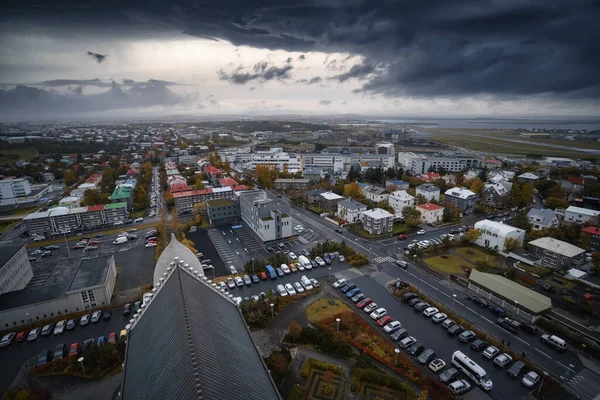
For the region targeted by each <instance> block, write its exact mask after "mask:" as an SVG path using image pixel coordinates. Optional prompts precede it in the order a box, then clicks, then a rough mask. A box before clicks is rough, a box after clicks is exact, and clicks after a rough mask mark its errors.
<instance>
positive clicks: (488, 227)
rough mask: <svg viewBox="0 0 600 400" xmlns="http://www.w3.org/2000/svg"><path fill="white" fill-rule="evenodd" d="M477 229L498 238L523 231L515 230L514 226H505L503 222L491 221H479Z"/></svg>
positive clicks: (476, 225) (476, 224)
mask: <svg viewBox="0 0 600 400" xmlns="http://www.w3.org/2000/svg"><path fill="white" fill-rule="evenodd" d="M475 228H477V229H480V230H482V231H485V232H489V233H492V234H496V235H498V236H506V235H508V234H509V233H511V232H514V231H522V230H523V229H520V228H515V227H514V226H510V225H508V224H503V223H501V222H496V221H490V220H489V219H484V220H482V221H477V222H476V223H475Z"/></svg>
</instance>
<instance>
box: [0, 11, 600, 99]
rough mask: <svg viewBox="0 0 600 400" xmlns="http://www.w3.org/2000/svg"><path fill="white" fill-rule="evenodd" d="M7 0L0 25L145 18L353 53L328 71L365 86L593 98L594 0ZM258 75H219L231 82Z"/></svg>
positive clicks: (143, 26) (81, 26)
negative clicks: (353, 64) (347, 64)
mask: <svg viewBox="0 0 600 400" xmlns="http://www.w3.org/2000/svg"><path fill="white" fill-rule="evenodd" d="M7 1H8V3H7V2H4V3H3V6H2V7H3V8H0V10H2V12H0V26H2V22H6V23H13V22H14V21H19V24H21V25H20V26H22V27H23V32H28V30H31V29H35V30H36V31H38V32H39V31H41V30H43V29H47V30H48V31H52V32H59V33H61V34H63V35H65V36H66V35H73V34H79V35H90V36H93V35H97V36H99V37H106V36H108V35H112V36H113V37H114V38H115V39H117V40H118V39H121V38H123V37H126V36H127V35H129V36H130V37H134V38H139V37H143V35H142V33H141V32H144V33H145V34H146V33H147V32H148V30H149V29H155V30H156V31H157V34H159V33H160V34H165V33H168V32H173V33H179V32H184V33H186V34H189V35H193V36H197V37H202V38H208V39H213V40H219V39H224V40H227V41H230V42H231V43H233V44H234V45H236V46H242V45H245V46H253V47H257V48H266V49H271V50H276V49H283V50H288V51H300V52H307V51H324V52H343V53H348V54H351V55H359V56H362V57H363V59H366V60H368V61H369V63H370V64H371V65H376V66H377V68H375V69H374V70H372V71H371V72H363V73H362V74H361V73H359V72H360V71H356V70H355V71H354V72H353V71H352V69H351V70H349V71H348V72H347V73H345V74H340V75H339V76H338V77H337V79H338V80H339V81H344V80H348V79H351V78H361V77H363V78H364V77H368V80H367V81H365V82H364V85H363V86H362V89H361V90H362V91H365V92H369V93H383V94H386V95H390V96H401V95H408V96H413V97H429V96H453V97H464V96H472V95H492V96H498V97H512V96H517V97H518V96H528V95H539V94H544V95H551V96H555V97H563V98H567V99H573V98H577V97H587V98H596V99H597V98H600V88H599V84H598V78H597V77H598V76H599V73H600V48H599V46H600V45H599V43H600V30H599V29H597V28H594V26H597V21H598V19H600V10H599V9H600V3H599V2H598V1H594V0H552V1H547V0H529V1H527V0H452V1H451V0H430V1H410V0H405V1H401V0H398V1H383V0H380V1H373V0H348V1H340V0H312V1H305V0H254V1H247V0H221V1H219V2H213V1H208V0H199V1H195V2H188V1H184V0H172V1H168V2H167V1H165V0H158V1H155V2H150V3H148V2H145V1H141V0H133V1H132V2H127V3H119V2H106V1H100V0H88V1H85V0H84V1H83V2H81V1H80V0H77V1H75V0H56V1H53V2H46V3H39V2H33V0H20V1H17V0H7ZM64 10H69V12H68V13H65V12H64ZM5 25H6V24H5ZM13 26H14V24H13ZM359 65H361V66H362V67H365V64H364V63H363V64H359ZM274 72H276V71H274ZM287 72H289V71H287ZM287 72H285V73H287ZM238 74H239V75H238ZM260 75H261V74H258V73H255V72H253V71H245V72H241V71H239V72H237V73H235V74H234V73H233V72H230V73H226V74H223V75H222V78H223V79H226V80H230V81H231V82H234V83H240V84H243V83H247V82H249V81H253V80H260V79H261V76H260ZM274 76H276V74H275V75H274ZM262 79H264V78H262Z"/></svg>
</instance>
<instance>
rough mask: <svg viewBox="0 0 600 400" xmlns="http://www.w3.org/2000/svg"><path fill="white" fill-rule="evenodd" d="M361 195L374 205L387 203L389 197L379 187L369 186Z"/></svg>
mask: <svg viewBox="0 0 600 400" xmlns="http://www.w3.org/2000/svg"><path fill="white" fill-rule="evenodd" d="M363 193H364V195H365V197H366V198H367V199H368V200H371V201H372V202H374V203H380V202H382V201H387V199H388V196H389V194H388V192H387V191H386V190H385V189H384V188H382V187H379V186H370V187H369V188H367V189H365V190H364V191H363Z"/></svg>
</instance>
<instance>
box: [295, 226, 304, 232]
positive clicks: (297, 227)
mask: <svg viewBox="0 0 600 400" xmlns="http://www.w3.org/2000/svg"><path fill="white" fill-rule="evenodd" d="M294 229H295V230H297V231H300V230H304V227H303V226H302V225H296V226H295V227H294Z"/></svg>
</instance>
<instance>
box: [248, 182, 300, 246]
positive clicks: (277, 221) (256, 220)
mask: <svg viewBox="0 0 600 400" xmlns="http://www.w3.org/2000/svg"><path fill="white" fill-rule="evenodd" d="M238 196H239V202H240V215H241V217H242V219H243V220H244V222H245V223H246V224H247V225H248V227H249V228H250V229H252V231H253V232H254V233H255V234H256V235H257V236H258V237H259V238H260V239H261V240H262V241H263V242H269V241H271V240H281V239H285V238H287V237H290V236H292V217H291V216H290V206H289V204H287V203H286V202H285V201H283V200H281V199H279V198H277V197H272V196H271V195H269V194H268V193H267V192H265V191H264V190H247V191H242V192H239V194H238Z"/></svg>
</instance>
